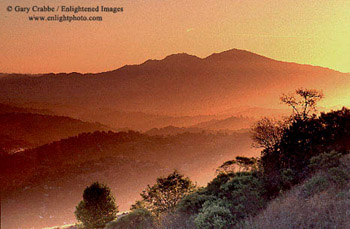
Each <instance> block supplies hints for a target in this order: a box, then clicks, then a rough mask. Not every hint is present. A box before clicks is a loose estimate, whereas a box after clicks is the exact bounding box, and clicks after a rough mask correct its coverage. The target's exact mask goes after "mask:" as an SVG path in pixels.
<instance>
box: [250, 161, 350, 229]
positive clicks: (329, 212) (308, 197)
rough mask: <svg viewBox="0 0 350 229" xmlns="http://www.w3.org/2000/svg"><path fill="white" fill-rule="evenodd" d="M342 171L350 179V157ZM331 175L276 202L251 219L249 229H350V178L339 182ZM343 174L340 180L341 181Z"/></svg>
mask: <svg viewBox="0 0 350 229" xmlns="http://www.w3.org/2000/svg"><path fill="white" fill-rule="evenodd" d="M339 170H341V171H343V172H345V174H347V175H348V176H350V157H349V156H346V157H344V158H343V159H342V165H341V166H340V167H339ZM339 170H338V171H339ZM330 174H331V171H323V172H319V173H317V174H315V175H314V176H313V177H311V178H310V179H308V180H306V181H305V182H304V183H303V184H301V185H298V186H296V187H294V188H293V189H292V190H290V191H288V192H286V193H285V194H283V195H281V196H280V197H279V198H277V199H275V200H273V201H272V202H271V203H270V204H269V205H268V207H267V208H266V209H265V210H264V211H263V212H261V213H260V214H259V215H258V216H256V217H254V218H251V219H248V220H247V221H246V222H245V228H256V229H258V228H261V229H266V228H273V229H279V228H281V229H282V228H283V229H288V228H350V184H349V182H348V180H349V179H348V178H349V177H347V178H346V179H345V182H344V179H343V181H341V182H339V179H333V178H332V177H330ZM342 174H344V173H342ZM342 174H340V175H339V174H337V175H336V176H337V177H336V178H340V180H341V179H342V178H343V175H342ZM338 175H339V176H338ZM333 177H334V176H333ZM325 181H326V182H325Z"/></svg>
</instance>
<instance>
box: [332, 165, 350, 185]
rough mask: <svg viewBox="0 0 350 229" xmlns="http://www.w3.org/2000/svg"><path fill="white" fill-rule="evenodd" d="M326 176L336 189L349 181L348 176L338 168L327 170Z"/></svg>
mask: <svg viewBox="0 0 350 229" xmlns="http://www.w3.org/2000/svg"><path fill="white" fill-rule="evenodd" d="M328 174H329V179H330V180H331V181H332V182H333V183H335V185H336V187H338V188H340V187H343V186H344V185H346V184H347V183H348V181H349V175H348V174H347V173H346V172H345V171H344V170H343V169H341V168H339V167H336V168H331V169H329V170H328Z"/></svg>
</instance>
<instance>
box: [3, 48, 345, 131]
mask: <svg viewBox="0 0 350 229" xmlns="http://www.w3.org/2000/svg"><path fill="white" fill-rule="evenodd" d="M0 85H1V87H0V102H6V103H9V102H11V103H28V104H37V105H40V106H42V107H43V108H48V109H50V108H51V106H54V107H56V108H57V110H60V106H64V108H62V109H61V110H62V111H63V110H64V115H67V116H71V117H75V118H80V117H78V116H74V114H75V113H76V110H77V109H78V110H79V112H78V113H80V114H84V116H85V117H88V118H92V117H94V121H100V120H97V119H96V117H97V118H98V117H99V116H103V114H104V113H105V112H104V111H105V109H106V108H108V109H110V110H113V111H118V112H143V113H147V114H156V115H166V116H175V117H179V116H198V115H213V114H218V113H221V112H224V111H226V110H228V109H230V108H232V107H233V108H234V107H242V106H249V107H278V106H280V104H279V100H278V98H279V96H280V95H281V93H285V92H292V91H294V90H295V89H296V88H299V87H305V88H315V89H322V90H323V91H324V93H325V95H326V101H329V102H336V101H339V100H342V99H343V100H345V99H347V97H348V96H349V92H348V90H347V89H348V87H349V86H350V77H349V74H344V73H340V72H337V71H333V70H331V69H326V68H321V67H315V66H310V65H302V64H296V63H287V62H282V61H276V60H273V59H270V58H267V57H264V56H261V55H257V54H254V53H251V52H248V51H243V50H237V49H233V50H229V51H225V52H222V53H217V54H212V55H210V56H208V57H206V58H198V57H196V56H192V55H188V54H174V55H170V56H168V57H166V58H164V59H162V60H148V61H146V62H144V63H143V64H140V65H126V66H124V67H122V68H119V69H117V70H113V71H108V72H102V73H98V74H80V73H68V74H67V73H59V74H52V73H51V74H44V75H36V76H31V75H13V76H12V75H9V76H7V77H3V78H0ZM50 110H51V109H50ZM233 114H235V112H234V111H232V113H230V115H233ZM84 120H86V119H84ZM89 120H90V121H91V120H92V119H89ZM141 120H142V118H141ZM207 121H208V120H207ZM113 122H114V123H118V118H117V117H116V118H115V119H114V120H113ZM145 122H146V121H145ZM104 124H107V125H108V123H104ZM167 125H173V124H169V123H167ZM114 127H123V128H124V127H125V126H117V125H116V126H114Z"/></svg>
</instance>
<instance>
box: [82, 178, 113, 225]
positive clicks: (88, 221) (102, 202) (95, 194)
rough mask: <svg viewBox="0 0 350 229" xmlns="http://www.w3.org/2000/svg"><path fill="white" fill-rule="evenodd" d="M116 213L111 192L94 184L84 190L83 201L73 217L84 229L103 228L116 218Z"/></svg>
mask: <svg viewBox="0 0 350 229" xmlns="http://www.w3.org/2000/svg"><path fill="white" fill-rule="evenodd" d="M117 212H118V207H117V206H116V204H115V200H114V197H113V196H112V193H111V190H110V189H109V188H108V187H107V186H105V185H102V184H100V183H98V182H95V183H93V184H92V185H90V186H89V187H87V188H86V189H85V190H84V194H83V200H82V201H80V203H79V204H78V206H77V207H76V211H75V216H76V218H77V220H78V221H80V222H82V224H83V226H84V227H85V228H103V227H104V226H105V225H106V224H107V223H109V222H111V221H112V220H114V219H115V218H116V214H117Z"/></svg>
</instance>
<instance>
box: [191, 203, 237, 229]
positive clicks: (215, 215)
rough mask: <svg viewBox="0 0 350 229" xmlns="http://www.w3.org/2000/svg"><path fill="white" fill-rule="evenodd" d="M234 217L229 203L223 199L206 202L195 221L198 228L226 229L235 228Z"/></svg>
mask: <svg viewBox="0 0 350 229" xmlns="http://www.w3.org/2000/svg"><path fill="white" fill-rule="evenodd" d="M234 222H235V219H234V216H233V215H232V214H231V212H230V206H229V205H228V202H226V201H223V200H221V199H218V200H214V201H206V202H205V203H204V205H203V208H202V209H201V211H200V212H199V214H198V215H197V216H196V218H195V219H194V223H195V224H196V226H197V227H198V228H203V229H225V228H230V227H232V226H233V223H234Z"/></svg>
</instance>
